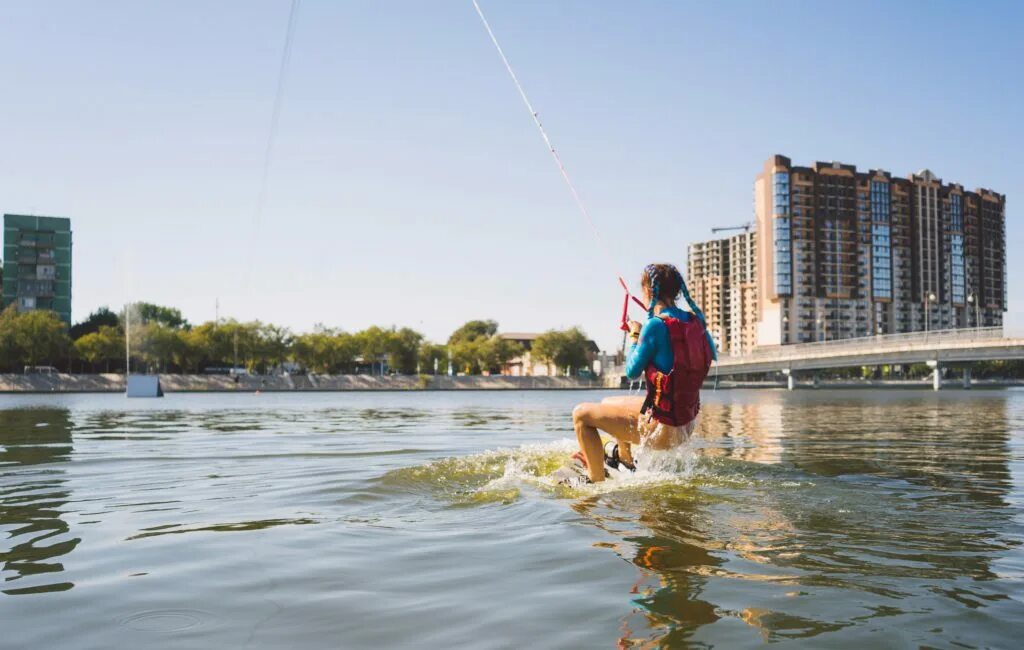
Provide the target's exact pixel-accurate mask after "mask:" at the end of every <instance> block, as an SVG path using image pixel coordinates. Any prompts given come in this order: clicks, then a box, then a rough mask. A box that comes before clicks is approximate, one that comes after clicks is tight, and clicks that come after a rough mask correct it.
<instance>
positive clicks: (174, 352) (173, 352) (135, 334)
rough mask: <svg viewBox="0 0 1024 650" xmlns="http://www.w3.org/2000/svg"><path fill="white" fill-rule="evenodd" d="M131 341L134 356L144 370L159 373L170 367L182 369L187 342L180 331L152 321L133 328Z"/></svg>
mask: <svg viewBox="0 0 1024 650" xmlns="http://www.w3.org/2000/svg"><path fill="white" fill-rule="evenodd" d="M131 340H132V346H131V350H132V356H134V357H137V358H138V359H139V360H140V361H141V362H142V365H143V367H144V368H146V369H150V370H156V371H157V372H161V371H164V370H166V369H167V368H168V366H169V365H174V366H178V368H181V366H182V364H183V360H184V357H185V354H184V353H185V341H184V339H183V337H182V332H181V331H180V330H178V329H175V328H173V327H169V326H167V325H164V324H162V323H159V322H156V321H151V322H148V323H146V324H144V325H141V326H139V327H133V328H132V333H131Z"/></svg>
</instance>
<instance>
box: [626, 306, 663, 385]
mask: <svg viewBox="0 0 1024 650" xmlns="http://www.w3.org/2000/svg"><path fill="white" fill-rule="evenodd" d="M661 327H665V323H663V322H662V320H661V319H660V318H652V319H650V320H648V321H647V322H646V323H645V324H644V326H643V329H641V330H640V340H639V341H638V342H637V343H634V344H632V345H630V346H629V347H628V348H627V349H626V377H628V378H629V379H636V378H638V377H639V376H640V375H641V374H643V372H644V368H646V367H647V366H648V364H650V363H651V360H652V359H653V358H654V352H655V349H656V346H655V340H656V339H657V336H656V332H657V331H658V329H659V328H661Z"/></svg>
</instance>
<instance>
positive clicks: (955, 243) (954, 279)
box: [949, 233, 966, 304]
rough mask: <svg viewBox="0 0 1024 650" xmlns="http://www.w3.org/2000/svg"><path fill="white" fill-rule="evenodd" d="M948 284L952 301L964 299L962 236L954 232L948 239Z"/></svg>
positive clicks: (962, 301)
mask: <svg viewBox="0 0 1024 650" xmlns="http://www.w3.org/2000/svg"><path fill="white" fill-rule="evenodd" d="M949 266H950V268H949V273H950V285H951V288H952V293H953V296H952V297H953V302H954V303H961V304H962V303H964V302H965V301H966V291H965V286H966V285H965V273H964V236H963V235H961V234H960V233H954V234H953V236H952V238H951V241H950V265H949Z"/></svg>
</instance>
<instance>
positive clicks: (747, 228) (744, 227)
mask: <svg viewBox="0 0 1024 650" xmlns="http://www.w3.org/2000/svg"><path fill="white" fill-rule="evenodd" d="M753 226H754V222H753V221H748V222H747V223H744V224H740V225H738V226H724V227H722V228H712V229H711V232H723V231H725V230H745V231H747V232H750V229H751V228H753Z"/></svg>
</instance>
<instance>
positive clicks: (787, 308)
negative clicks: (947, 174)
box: [754, 156, 1006, 345]
mask: <svg viewBox="0 0 1024 650" xmlns="http://www.w3.org/2000/svg"><path fill="white" fill-rule="evenodd" d="M754 194H755V200H754V204H755V212H756V217H757V230H758V233H759V235H758V241H757V265H756V269H757V270H756V273H757V286H758V289H757V291H758V299H757V303H758V306H759V316H758V325H757V342H758V344H759V345H777V344H787V343H804V342H810V341H821V340H831V339H837V338H849V337H856V336H870V335H873V334H891V333H897V332H909V331H919V330H926V329H931V330H937V329H947V328H956V327H976V326H998V325H1001V324H1002V318H1003V312H1004V311H1006V235H1005V233H1006V197H1005V196H1003V195H1001V194H998V193H996V192H993V191H990V190H984V189H979V190H976V191H974V192H970V191H966V190H964V188H963V187H962V186H960V185H957V184H943V182H942V181H941V180H940V179H938V178H936V176H935V175H934V174H932V172H930V171H928V170H924V171H921V172H919V173H917V174H913V175H911V176H910V177H909V178H894V177H893V176H892V175H891V174H890V173H888V172H885V171H881V170H869V171H867V172H858V171H857V168H856V167H854V166H853V165H844V164H841V163H834V162H833V163H822V162H818V163H815V164H814V166H813V167H799V166H794V165H792V163H791V161H790V159H789V158H786V157H785V156H773V157H772V158H770V159H769V160H768V161H767V162H766V163H765V166H764V170H763V171H762V172H761V173H760V174H759V175H758V176H757V179H756V181H755V183H754Z"/></svg>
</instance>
